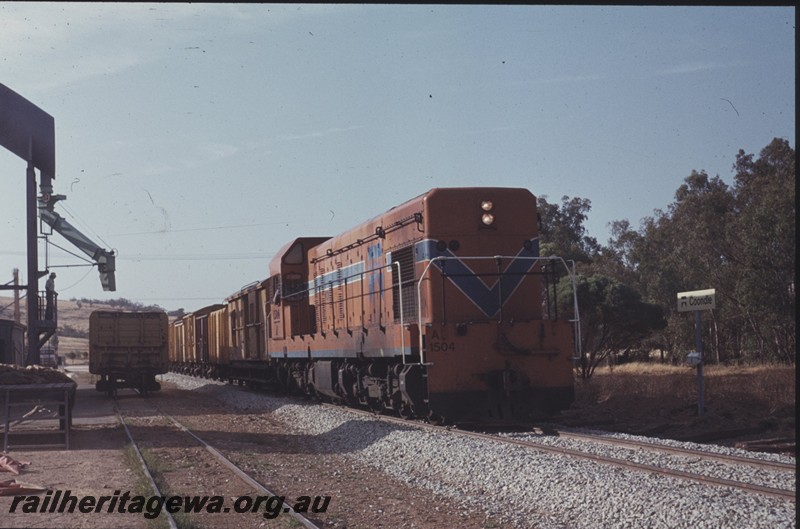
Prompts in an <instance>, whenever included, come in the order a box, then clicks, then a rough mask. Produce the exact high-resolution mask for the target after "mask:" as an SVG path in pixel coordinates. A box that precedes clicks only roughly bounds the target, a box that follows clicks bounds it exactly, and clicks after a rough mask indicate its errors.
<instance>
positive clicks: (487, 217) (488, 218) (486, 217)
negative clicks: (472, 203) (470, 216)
mask: <svg viewBox="0 0 800 529" xmlns="http://www.w3.org/2000/svg"><path fill="white" fill-rule="evenodd" d="M481 220H482V221H483V223H484V224H485V225H486V226H491V225H492V223H493V222H494V215H492V214H491V213H484V214H483V216H482V217H481Z"/></svg>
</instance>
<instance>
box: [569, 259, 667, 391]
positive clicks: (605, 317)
mask: <svg viewBox="0 0 800 529" xmlns="http://www.w3.org/2000/svg"><path fill="white" fill-rule="evenodd" d="M576 288H577V297H578V307H579V309H578V310H579V312H580V327H581V351H582V357H581V360H580V364H579V366H578V374H579V375H580V377H581V378H582V379H583V380H587V379H589V378H591V376H592V374H593V373H594V370H595V369H596V368H597V366H598V365H600V363H601V362H603V361H604V360H606V359H608V358H609V357H612V356H614V355H619V354H625V353H628V352H630V351H631V350H632V349H634V348H636V347H638V346H639V345H640V344H641V343H642V342H643V341H644V340H645V339H646V338H647V337H648V336H650V334H651V333H652V332H653V331H655V330H659V329H663V328H664V327H665V326H666V324H667V322H666V320H665V319H664V314H663V311H662V309H661V307H660V306H658V305H656V304H652V303H646V302H644V301H642V298H641V296H640V295H639V293H638V292H636V291H635V290H634V289H633V288H631V287H629V286H627V285H625V284H623V283H620V282H619V281H616V280H614V279H611V278H609V277H607V276H603V275H599V274H595V275H592V276H578V278H577V281H576ZM558 300H559V308H560V310H561V311H564V314H568V315H569V316H570V317H572V318H574V314H573V305H572V284H571V281H570V280H569V279H568V278H563V279H562V280H561V282H560V283H559V286H558Z"/></svg>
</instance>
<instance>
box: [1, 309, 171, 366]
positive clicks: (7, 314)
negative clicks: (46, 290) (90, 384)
mask: <svg viewBox="0 0 800 529" xmlns="http://www.w3.org/2000/svg"><path fill="white" fill-rule="evenodd" d="M95 310H164V309H162V308H161V307H157V306H145V305H143V304H141V303H137V302H135V301H128V300H126V299H115V300H108V301H99V300H90V299H74V298H73V299H69V300H66V299H59V300H58V331H57V332H56V336H57V337H58V354H59V355H61V356H67V355H68V354H69V353H71V352H74V353H76V354H77V355H78V356H79V357H80V356H81V355H82V353H87V354H88V352H89V315H91V313H92V312H93V311H95ZM20 312H21V316H20V322H21V323H22V324H23V325H26V324H27V304H26V303H25V300H24V299H23V300H21V301H20ZM167 314H169V315H170V317H177V316H182V315H183V311H182V310H178V311H172V312H167ZM0 319H4V320H13V319H14V298H12V297H3V296H0Z"/></svg>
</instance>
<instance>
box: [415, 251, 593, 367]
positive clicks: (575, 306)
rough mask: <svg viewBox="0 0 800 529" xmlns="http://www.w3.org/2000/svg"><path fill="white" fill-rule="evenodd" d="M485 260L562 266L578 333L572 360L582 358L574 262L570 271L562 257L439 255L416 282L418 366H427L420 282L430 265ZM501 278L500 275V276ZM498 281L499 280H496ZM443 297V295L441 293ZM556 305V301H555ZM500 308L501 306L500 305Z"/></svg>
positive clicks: (429, 265) (430, 261) (429, 262)
mask: <svg viewBox="0 0 800 529" xmlns="http://www.w3.org/2000/svg"><path fill="white" fill-rule="evenodd" d="M486 259H495V260H497V259H522V260H525V261H560V262H561V264H563V265H564V268H565V269H566V270H567V274H569V278H570V281H571V282H572V304H573V310H574V312H575V319H573V320H570V321H571V322H572V323H574V324H575V327H576V332H577V333H578V335H577V339H575V340H574V343H575V345H574V347H575V351H574V352H575V355H576V356H575V357H573V360H577V359H579V358H581V357H582V356H583V353H582V351H581V340H580V328H581V317H580V313H579V312H578V289H577V285H576V282H575V261H570V262H571V263H572V269H570V267H569V266H567V263H566V261H564V259H563V258H562V257H558V256H553V257H522V256H516V255H515V256H508V255H494V256H488V255H487V256H482V257H478V256H476V257H447V256H444V255H440V256H437V257H433V258H431V259H430V260H429V261H428V264H427V265H425V270H423V271H422V275H420V278H419V281H417V307H418V312H417V318H418V325H419V364H420V365H427V364H426V363H425V348H424V345H423V337H424V333H423V332H422V281H423V280H425V278H426V276H427V275H428V270H430V268H431V265H432V264H434V263H435V262H437V261H448V260H460V261H477V260H486ZM476 275H478V274H476ZM500 275H501V276H502V273H501V274H500ZM498 281H500V279H498ZM442 295H444V293H442ZM556 303H558V300H556ZM501 308H502V305H501Z"/></svg>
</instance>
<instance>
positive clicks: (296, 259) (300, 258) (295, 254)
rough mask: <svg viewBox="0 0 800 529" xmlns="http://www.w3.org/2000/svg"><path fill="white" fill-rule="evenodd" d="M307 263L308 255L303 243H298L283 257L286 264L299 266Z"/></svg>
mask: <svg viewBox="0 0 800 529" xmlns="http://www.w3.org/2000/svg"><path fill="white" fill-rule="evenodd" d="M305 261H306V255H305V251H304V248H303V243H301V242H297V243H295V244H293V245H292V247H291V248H289V250H288V251H287V252H286V254H285V255H284V256H283V262H284V264H289V265H298V264H303V263H304V262H305Z"/></svg>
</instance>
